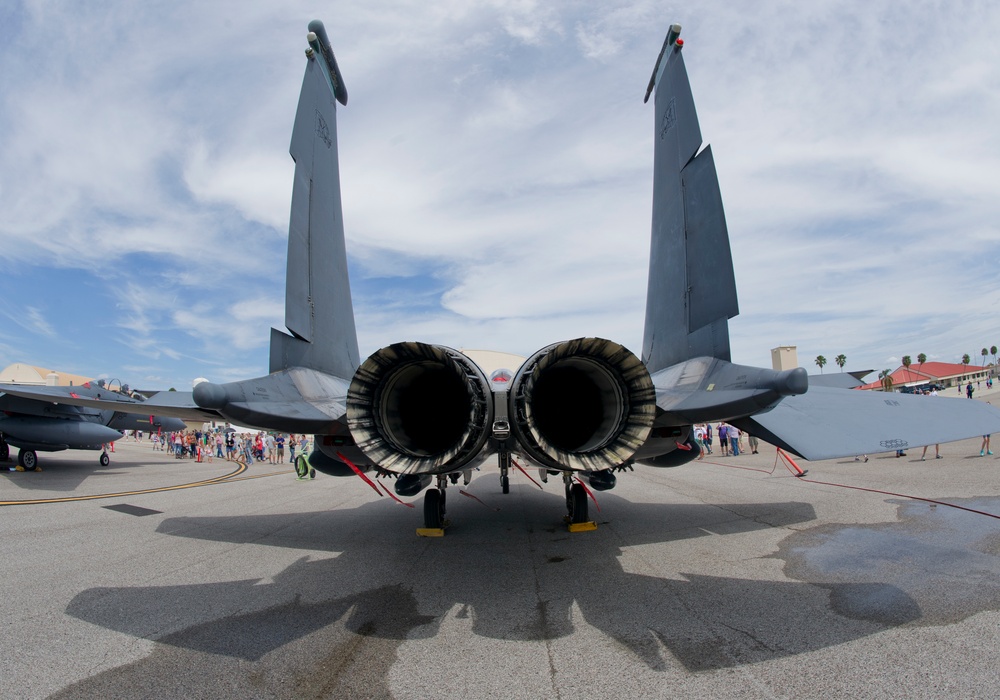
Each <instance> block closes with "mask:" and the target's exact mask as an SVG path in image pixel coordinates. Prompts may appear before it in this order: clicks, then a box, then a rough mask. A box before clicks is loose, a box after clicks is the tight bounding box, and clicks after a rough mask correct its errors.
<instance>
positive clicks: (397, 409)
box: [347, 342, 493, 474]
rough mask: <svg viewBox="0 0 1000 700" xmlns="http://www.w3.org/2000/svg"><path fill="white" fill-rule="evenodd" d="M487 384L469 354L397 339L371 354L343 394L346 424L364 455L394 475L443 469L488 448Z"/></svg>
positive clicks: (489, 409) (489, 405) (450, 468)
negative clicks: (400, 341)
mask: <svg viewBox="0 0 1000 700" xmlns="http://www.w3.org/2000/svg"><path fill="white" fill-rule="evenodd" d="M492 423H493V402H492V400H491V395H490V386H489V382H488V380H487V379H486V376H485V375H484V374H483V371H482V370H481V369H479V366H478V365H476V363H475V362H473V361H472V360H470V359H469V358H468V357H466V356H465V355H463V354H462V353H460V352H458V351H457V350H452V349H451V348H446V347H443V346H440V345H426V344H424V343H412V342H409V343H396V344H394V345H389V346H388V347H384V348H382V349H381V350H378V351H377V352H375V353H374V354H372V355H371V356H370V357H369V358H368V359H367V360H365V361H364V362H363V363H362V364H361V367H359V368H358V370H357V372H355V373H354V378H353V380H352V381H351V386H350V389H349V390H348V392H347V425H348V427H349V428H350V430H351V434H352V436H353V437H354V441H355V443H356V444H357V446H358V447H359V448H360V449H361V451H362V452H364V454H365V456H366V457H367V458H368V459H369V460H371V461H372V462H373V463H374V464H376V465H378V466H379V467H381V468H382V469H385V470H387V471H390V472H395V473H397V474H443V473H447V472H450V471H454V470H455V469H457V468H459V467H461V466H463V465H464V464H467V463H468V462H469V461H471V460H472V459H473V458H474V457H476V456H477V455H478V454H479V453H480V452H482V450H483V447H484V446H485V445H486V441H487V439H488V438H489V435H490V426H491V425H492Z"/></svg>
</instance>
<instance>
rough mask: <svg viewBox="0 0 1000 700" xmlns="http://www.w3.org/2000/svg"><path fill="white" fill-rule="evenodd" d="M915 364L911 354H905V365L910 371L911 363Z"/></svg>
mask: <svg viewBox="0 0 1000 700" xmlns="http://www.w3.org/2000/svg"><path fill="white" fill-rule="evenodd" d="M912 364H913V360H911V359H910V356H909V355H903V367H906V371H907V372H909V371H910V365H912Z"/></svg>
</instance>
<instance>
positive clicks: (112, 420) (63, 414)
mask: <svg viewBox="0 0 1000 700" xmlns="http://www.w3.org/2000/svg"><path fill="white" fill-rule="evenodd" d="M25 394H29V395H30V394H34V397H33V398H31V397H29V396H26V395H25ZM81 398H83V399H94V400H96V401H102V402H105V403H104V404H103V405H102V406H101V407H99V408H94V407H87V406H76V405H71V404H69V403H67V401H74V400H76V399H81ZM108 402H114V407H109V405H108ZM117 407H121V408H123V409H125V410H116V408H117ZM140 411H141V412H142V413H140ZM184 428H185V425H184V421H182V420H180V419H179V418H169V417H163V416H154V415H150V414H149V413H148V412H147V411H146V407H145V406H144V405H143V404H142V399H141V398H137V397H136V396H135V395H132V394H130V393H128V392H127V391H125V390H124V389H123V390H122V391H115V390H113V389H111V388H109V387H108V386H106V385H105V384H104V383H103V382H101V381H98V382H94V383H90V382H88V383H86V384H83V385H81V386H77V387H73V386H46V387H36V386H28V385H20V384H0V462H6V461H7V459H8V458H9V457H10V445H13V446H14V447H18V448H20V450H19V452H18V454H17V465H18V467H20V468H21V469H26V470H32V469H36V468H37V466H38V454H37V453H38V452H59V451H61V450H100V451H101V457H100V462H101V466H102V467H106V466H107V465H108V463H109V462H110V461H111V459H110V458H109V457H108V453H107V445H108V444H110V443H112V442H114V441H115V440H117V439H119V438H120V437H121V436H122V431H125V430H152V431H156V430H165V431H171V430H183V429H184Z"/></svg>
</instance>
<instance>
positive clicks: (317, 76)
mask: <svg viewBox="0 0 1000 700" xmlns="http://www.w3.org/2000/svg"><path fill="white" fill-rule="evenodd" d="M308 41H309V48H308V49H306V57H307V63H306V72H305V77H304V78H303V79H302V91H301V92H300V93H299V104H298V109H297V111H296V113H295V126H294V127H293V129H292V143H291V146H290V147H289V153H290V154H291V156H292V159H293V160H294V161H295V179H294V184H293V187H292V211H291V216H290V220H289V225H288V267H287V271H286V280H285V327H286V328H287V329H288V331H289V333H291V335H289V334H288V333H283V332H282V331H279V330H276V329H273V328H272V329H271V362H270V371H271V372H278V371H281V370H283V369H289V368H291V367H307V368H309V369H315V370H318V371H321V372H326V373H328V374H333V375H336V376H338V377H344V378H349V377H351V376H352V375H353V374H354V371H355V370H356V369H357V368H358V366H359V365H360V364H361V362H360V359H359V352H358V337H357V331H356V330H355V326H354V307H353V304H352V303H351V286H350V281H349V279H348V276H347V250H346V246H345V243H344V216H343V209H342V206H341V196H340V166H339V163H338V155H337V105H336V102H335V101H334V98H336V99H337V101H339V102H340V103H341V104H345V105H346V104H347V89H346V88H345V87H344V79H343V76H341V74H340V69H339V68H338V66H337V61H336V59H335V58H334V55H333V50H332V49H331V48H330V42H329V39H328V38H327V35H326V29H325V28H324V27H323V23H322V22H320V21H319V20H313V21H312V22H310V23H309V35H308Z"/></svg>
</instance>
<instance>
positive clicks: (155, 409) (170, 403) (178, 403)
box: [0, 384, 220, 422]
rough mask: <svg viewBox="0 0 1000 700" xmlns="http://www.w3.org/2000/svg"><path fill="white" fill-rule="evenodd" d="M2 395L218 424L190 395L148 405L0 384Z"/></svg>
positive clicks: (110, 395)
mask: <svg viewBox="0 0 1000 700" xmlns="http://www.w3.org/2000/svg"><path fill="white" fill-rule="evenodd" d="M0 392H3V393H4V394H10V395H11V396H19V397H21V398H24V399H33V400H36V401H41V402H44V403H51V404H64V405H67V406H85V407H88V408H97V409H100V410H112V411H118V412H121V413H135V414H141V415H149V414H155V415H157V416H165V417H169V418H180V419H182V420H190V421H199V422H203V421H213V420H219V419H220V415H219V413H218V411H211V410H205V409H203V408H200V407H198V405H197V404H195V402H194V400H193V399H192V397H191V392H190V391H161V392H159V393H158V394H154V395H153V396H152V397H151V398H150V399H148V400H147V401H136V400H134V399H130V398H128V397H127V396H122V395H121V394H118V393H117V392H114V391H106V392H101V391H96V392H93V394H94V395H93V396H91V395H88V394H82V393H77V392H76V391H75V390H74V388H73V387H65V386H25V385H19V384H0Z"/></svg>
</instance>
